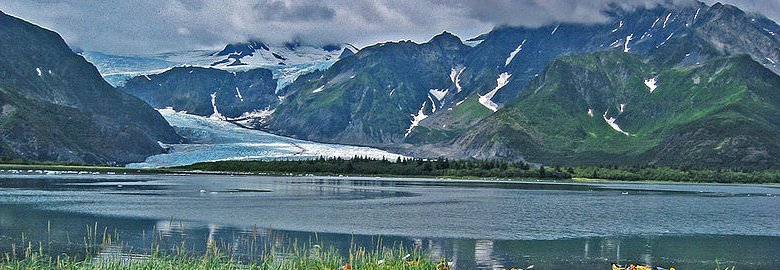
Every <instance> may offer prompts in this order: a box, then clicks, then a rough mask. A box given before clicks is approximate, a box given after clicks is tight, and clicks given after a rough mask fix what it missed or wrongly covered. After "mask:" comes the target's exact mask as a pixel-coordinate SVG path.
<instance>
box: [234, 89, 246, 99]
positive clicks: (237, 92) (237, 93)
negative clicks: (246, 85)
mask: <svg viewBox="0 0 780 270" xmlns="http://www.w3.org/2000/svg"><path fill="white" fill-rule="evenodd" d="M236 97H237V98H238V99H240V100H241V102H244V97H243V96H241V90H238V87H236Z"/></svg>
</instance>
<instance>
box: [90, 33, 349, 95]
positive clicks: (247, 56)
mask: <svg viewBox="0 0 780 270" xmlns="http://www.w3.org/2000/svg"><path fill="white" fill-rule="evenodd" d="M355 51H356V50H355V49H354V48H346V47H344V46H340V45H325V46H312V45H304V44H301V43H300V42H295V43H292V42H291V43H285V44H282V45H279V46H274V45H269V44H266V43H263V42H260V41H248V42H243V43H234V44H228V45H226V46H225V47H224V48H223V49H222V50H192V51H180V52H168V53H160V54H149V55H132V56H120V55H109V54H105V53H101V52H93V51H85V52H81V53H80V54H81V55H82V56H83V57H84V58H86V59H87V61H89V62H91V63H92V64H94V65H95V66H96V67H97V68H98V71H99V72H100V74H101V75H102V76H103V77H104V79H105V80H106V81H108V82H109V83H110V84H111V85H114V86H122V85H124V84H125V82H126V81H127V80H128V79H130V78H133V77H136V76H141V75H151V74H159V73H162V72H164V71H167V70H169V69H171V68H173V67H181V66H197V67H213V68H218V69H225V70H230V71H244V70H250V69H255V68H265V69H269V70H271V71H272V72H273V75H274V78H275V79H277V89H281V88H284V87H285V86H287V85H289V84H290V83H292V81H294V80H295V79H296V78H297V77H298V76H300V75H302V74H306V73H309V72H312V71H315V70H324V69H327V68H329V67H330V65H332V64H333V63H334V62H335V61H336V60H338V59H339V56H340V55H342V54H353V53H354V52H355Z"/></svg>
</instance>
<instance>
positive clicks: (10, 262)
mask: <svg viewBox="0 0 780 270" xmlns="http://www.w3.org/2000/svg"><path fill="white" fill-rule="evenodd" d="M47 225H48V228H47V229H48V233H47V236H46V239H47V240H46V242H44V241H38V242H33V241H29V239H28V238H26V236H24V235H22V237H21V239H18V240H20V241H14V243H13V244H12V245H11V247H10V250H9V251H7V252H4V253H3V254H2V259H0V270H17V269H18V270H22V269H58V270H59V269H62V270H66V269H69V270H114V269H131V270H145V269H149V270H152V269H184V270H196V269H225V270H228V269H258V270H271V269H274V270H288V269H307V270H308V269H315V270H320V269H321V270H325V269H330V270H337V269H339V270H351V269H372V270H374V269H375V270H380V269H382V270H396V269H408V270H418V269H436V270H448V269H449V268H450V267H451V264H449V263H448V262H447V261H446V260H436V259H433V258H432V257H431V256H429V255H427V254H424V253H422V252H421V251H420V250H419V249H417V248H412V249H409V248H406V247H404V246H403V245H395V246H393V247H384V246H383V245H382V244H381V242H380V243H379V244H377V246H376V247H375V248H372V249H370V250H369V249H367V248H366V247H362V246H357V245H355V244H354V243H353V244H351V245H350V248H349V251H348V252H346V253H342V252H340V251H339V250H337V249H336V248H334V247H332V246H327V245H325V243H316V244H315V243H307V244H299V243H297V242H293V243H291V244H288V245H286V246H282V247H278V245H273V244H269V243H261V244H258V243H257V235H256V234H253V236H250V237H249V239H248V242H246V244H247V245H251V246H250V253H251V252H252V250H260V248H257V247H258V246H261V247H263V248H262V251H261V252H259V254H257V255H247V254H244V253H234V251H233V248H232V247H231V246H230V244H229V243H213V242H211V241H208V240H207V241H206V243H203V244H204V245H205V247H206V248H205V251H193V250H191V249H187V245H186V243H185V242H184V241H183V240H182V242H181V243H163V242H162V241H166V239H165V237H162V236H159V235H155V236H152V239H153V241H152V244H150V245H149V247H148V248H144V250H143V251H133V249H132V248H129V247H128V246H126V245H125V244H122V243H121V242H120V241H119V233H118V232H117V231H116V230H115V231H113V232H110V231H109V229H108V228H106V227H104V228H102V230H101V228H99V227H98V225H97V224H95V225H94V226H87V229H86V232H87V233H86V236H84V238H83V241H81V243H80V244H78V246H80V250H79V251H78V252H75V251H73V250H70V251H68V252H59V251H56V248H53V247H52V246H53V245H52V243H53V242H52V239H51V223H49V224H47ZM68 242H70V239H68ZM19 243H21V244H19ZM17 244H19V245H17ZM164 244H165V245H164Z"/></svg>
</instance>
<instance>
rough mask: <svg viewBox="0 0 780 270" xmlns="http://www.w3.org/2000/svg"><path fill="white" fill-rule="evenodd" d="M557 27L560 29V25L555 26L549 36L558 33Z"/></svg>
mask: <svg viewBox="0 0 780 270" xmlns="http://www.w3.org/2000/svg"><path fill="white" fill-rule="evenodd" d="M558 27H561V25H560V24H559V25H557V26H555V29H553V30H552V33H550V35H551V36H552V35H554V34H555V32H556V31H558Z"/></svg>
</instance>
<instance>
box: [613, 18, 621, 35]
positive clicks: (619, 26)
mask: <svg viewBox="0 0 780 270" xmlns="http://www.w3.org/2000/svg"><path fill="white" fill-rule="evenodd" d="M620 28H623V21H620V25H618V27H617V28H615V29H612V33H615V32H617V31H618V30H620Z"/></svg>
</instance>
